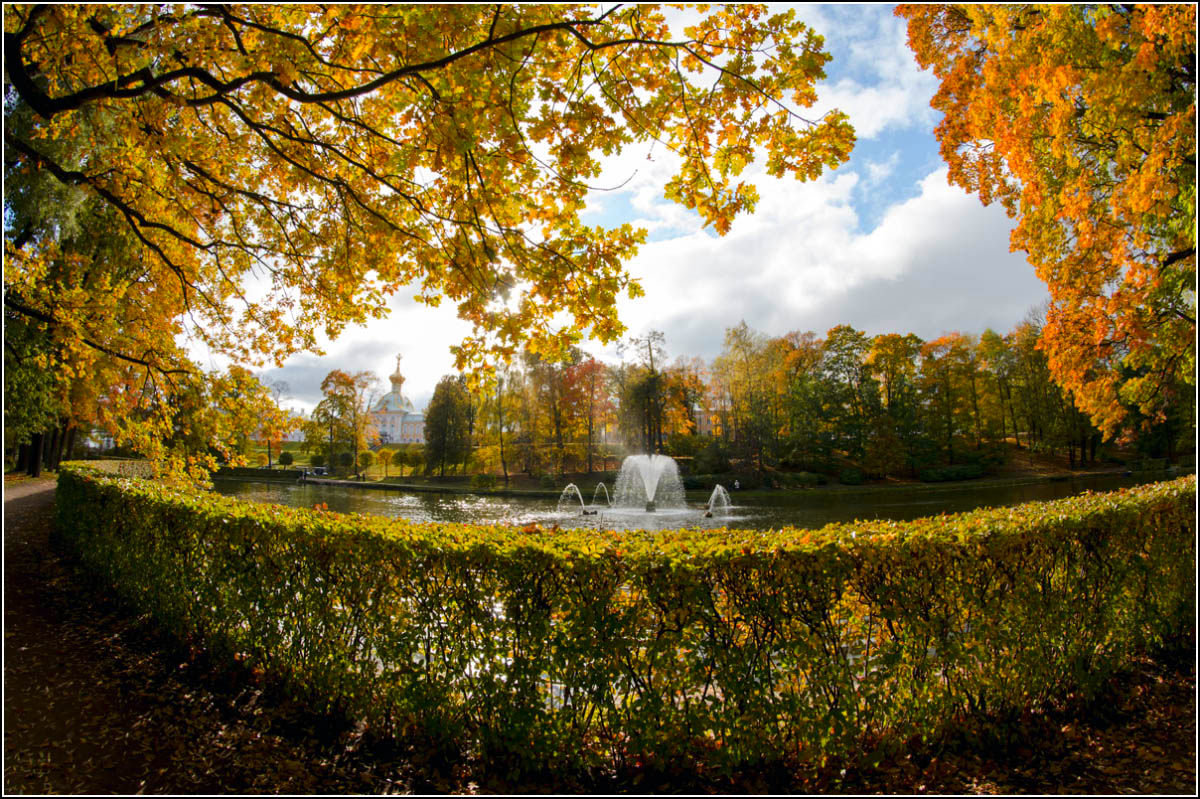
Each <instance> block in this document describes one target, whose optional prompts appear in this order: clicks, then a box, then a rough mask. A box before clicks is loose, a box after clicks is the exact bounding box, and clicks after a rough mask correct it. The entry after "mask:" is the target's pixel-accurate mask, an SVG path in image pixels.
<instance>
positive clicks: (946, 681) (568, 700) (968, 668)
mask: <svg viewBox="0 0 1200 799" xmlns="http://www.w3.org/2000/svg"><path fill="white" fill-rule="evenodd" d="M1195 496H1196V482H1195V478H1194V477H1186V478H1182V479H1179V480H1176V481H1173V482H1169V483H1159V484H1154V485H1148V486H1141V487H1137V488H1134V489H1130V490H1128V491H1123V492H1117V493H1112V494H1099V495H1095V494H1092V495H1083V496H1080V497H1076V498H1072V499H1067V500H1061V501H1056V502H1047V503H1033V504H1028V505H1022V506H1019V507H1013V508H997V509H989V510H980V511H976V512H972V513H967V514H961V515H956V516H942V517H937V518H933V519H923V520H918V521H914V522H884V521H877V522H869V523H868V522H863V523H856V524H836V525H830V526H828V527H825V528H823V529H821V530H817V531H811V530H797V529H791V528H788V529H784V530H779V531H742V530H713V531H700V530H680V531H665V532H661V533H657V534H647V533H644V532H636V531H634V532H613V533H609V534H606V535H604V536H598V535H597V534H596V532H595V531H592V530H584V531H541V530H536V529H534V528H524V529H520V528H514V527H505V526H485V525H452V524H417V523H411V522H407V521H404V520H393V519H384V518H374V517H363V516H345V515H340V514H333V513H327V512H318V511H308V510H301V509H292V508H284V507H280V506H271V505H258V504H252V503H248V502H241V501H237V500H234V499H232V498H227V497H222V496H218V495H215V494H207V493H196V492H189V491H184V490H179V489H173V488H171V487H168V486H165V485H162V484H158V483H154V482H150V481H145V480H138V479H130V478H122V477H113V476H109V475H105V474H102V473H99V472H97V471H96V470H94V469H88V468H85V467H84V466H83V465H81V464H74V465H71V466H68V467H66V468H64V469H63V470H62V472H61V474H60V477H59V491H58V525H59V529H60V532H61V534H62V535H63V536H64V538H65V539H66V540H67V541H68V542H69V543H70V544H71V545H72V546H73V547H74V549H75V550H76V551H77V552H78V553H79V555H80V556H81V558H82V560H83V561H84V562H85V563H86V564H87V565H88V566H89V567H90V568H91V569H93V570H95V571H96V572H98V573H100V574H101V575H102V576H103V577H104V578H105V579H106V580H107V581H108V582H109V583H110V584H111V585H112V586H113V587H114V589H115V590H116V591H117V592H118V593H119V594H120V595H121V596H123V597H125V598H127V599H128V600H129V601H131V602H132V603H135V604H136V605H137V606H138V607H139V608H141V609H143V610H144V611H147V612H150V613H152V614H153V615H154V616H155V617H156V618H157V619H158V620H159V621H160V623H162V624H163V625H165V626H166V627H167V628H168V629H170V630H171V631H173V632H174V633H175V634H178V635H190V636H196V637H198V638H200V639H201V640H203V641H204V642H206V644H207V645H208V646H209V647H210V648H211V649H212V650H214V651H215V652H216V653H217V654H218V656H225V657H230V658H237V659H239V660H242V661H245V662H247V663H248V664H249V665H251V666H252V667H255V668H260V669H262V670H264V671H265V672H267V673H268V674H271V675H274V676H275V677H277V678H281V679H283V680H284V681H285V683H286V684H288V685H289V686H290V687H291V689H292V690H293V691H295V692H297V693H298V694H300V695H302V696H304V697H306V698H307V699H308V700H309V701H310V702H311V703H312V704H313V705H314V706H315V707H317V708H318V709H323V710H328V711H334V712H341V713H346V714H348V715H350V716H351V717H355V718H360V719H365V720H367V721H368V722H369V723H370V725H371V727H372V728H373V729H375V730H377V731H382V732H385V733H387V732H391V733H395V734H398V735H410V734H420V735H422V736H425V737H426V740H428V741H429V742H430V743H431V744H434V745H439V746H458V747H463V748H466V749H469V750H471V751H473V752H475V753H478V754H480V755H482V756H484V757H486V758H498V759H500V760H502V761H503V762H505V763H507V764H509V767H510V768H514V767H515V768H530V769H533V768H548V767H555V768H586V767H592V766H608V767H613V766H615V767H622V766H627V765H630V764H632V763H635V762H641V763H646V762H656V763H660V764H662V763H666V762H677V763H694V762H696V761H697V760H700V761H703V762H705V763H706V764H709V765H710V766H714V767H722V766H724V767H733V766H738V765H742V766H744V765H747V764H753V763H756V762H762V761H764V760H776V759H783V760H785V761H794V760H808V759H812V758H818V757H823V756H826V755H849V754H853V753H861V752H865V751H870V748H874V747H875V746H877V745H879V744H880V742H884V743H885V744H886V742H887V741H900V740H904V739H906V738H908V736H910V735H913V734H921V735H927V734H934V733H936V732H937V731H938V730H939V729H940V728H941V725H943V724H944V723H947V722H949V721H952V720H956V719H962V718H964V717H968V716H970V715H972V714H988V715H994V714H1005V713H1010V712H1019V711H1021V710H1023V709H1026V708H1029V707H1032V706H1036V705H1038V704H1039V703H1041V702H1043V701H1044V700H1048V699H1050V698H1053V697H1060V696H1063V695H1065V694H1066V693H1067V692H1083V693H1084V694H1088V693H1091V692H1094V691H1095V690H1096V689H1098V688H1099V687H1100V686H1101V685H1102V684H1103V683H1104V682H1105V680H1106V679H1107V678H1108V677H1109V676H1110V675H1111V674H1112V672H1113V671H1114V670H1115V669H1117V668H1119V667H1121V665H1122V664H1123V663H1125V662H1126V661H1127V659H1128V658H1129V657H1130V656H1131V655H1132V654H1133V653H1135V652H1137V651H1140V650H1142V649H1144V648H1146V647H1149V646H1152V645H1155V644H1157V643H1160V642H1162V641H1165V640H1178V639H1179V637H1180V636H1183V637H1185V639H1186V636H1188V635H1194V628H1193V626H1192V620H1193V617H1194V606H1195V583H1194V560H1195V549H1194V542H1195ZM868 747H869V748H868Z"/></svg>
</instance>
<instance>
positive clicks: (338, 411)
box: [305, 369, 375, 466]
mask: <svg viewBox="0 0 1200 799" xmlns="http://www.w3.org/2000/svg"><path fill="white" fill-rule="evenodd" d="M374 386H375V375H374V374H372V373H371V372H356V373H354V374H350V373H348V372H344V371H342V370H341V369H334V370H333V371H331V372H330V373H329V374H327V375H326V376H325V379H324V380H322V381H321V394H322V395H323V396H322V399H321V401H320V402H319V403H317V407H316V408H314V409H313V414H312V418H311V419H310V420H309V421H308V423H307V424H306V425H305V434H306V436H307V437H309V438H310V440H313V441H317V442H320V443H319V444H318V445H317V448H318V451H321V452H323V454H324V455H325V456H326V459H327V460H328V462H329V464H330V465H331V466H334V465H337V464H339V463H340V462H341V460H340V459H339V458H340V456H341V455H342V454H348V455H349V460H348V462H347V464H346V465H348V466H357V465H358V454H359V452H361V451H363V450H365V449H367V447H368V446H369V444H370V441H371V439H372V438H373V437H374V435H375V424H374V421H373V420H372V418H371V413H370V409H371V402H372V400H373V399H374V393H373V389H374ZM335 453H336V455H337V457H335Z"/></svg>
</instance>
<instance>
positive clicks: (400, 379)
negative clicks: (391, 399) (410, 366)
mask: <svg viewBox="0 0 1200 799" xmlns="http://www.w3.org/2000/svg"><path fill="white" fill-rule="evenodd" d="M403 357H404V356H403V355H397V356H396V371H394V372H392V376H391V377H389V378H388V380H391V381H392V391H395V392H396V393H397V394H399V393H400V388H401V387H402V386H403V385H404V375H402V374H401V373H400V359H401V358H403Z"/></svg>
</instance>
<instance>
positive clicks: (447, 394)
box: [425, 375, 471, 477]
mask: <svg viewBox="0 0 1200 799" xmlns="http://www.w3.org/2000/svg"><path fill="white" fill-rule="evenodd" d="M469 405H470V398H469V397H468V396H467V388H466V383H465V381H464V380H463V378H462V377H461V376H455V375H446V376H445V377H443V378H442V379H441V380H439V381H438V384H437V387H436V388H435V389H434V390H433V399H431V400H430V401H429V407H428V408H426V410H425V468H426V470H427V472H428V471H433V469H434V468H437V470H438V476H439V477H445V476H446V464H451V465H454V464H459V463H463V464H465V463H466V461H467V458H468V457H470V454H471V434H470V429H469V424H470V421H469V419H468V417H469V415H470V410H469Z"/></svg>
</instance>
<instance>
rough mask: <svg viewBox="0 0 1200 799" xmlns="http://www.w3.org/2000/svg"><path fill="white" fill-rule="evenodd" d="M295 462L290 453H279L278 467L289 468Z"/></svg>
mask: <svg viewBox="0 0 1200 799" xmlns="http://www.w3.org/2000/svg"><path fill="white" fill-rule="evenodd" d="M295 462H296V459H295V457H294V456H293V455H292V453H290V452H281V453H279V465H280V466H291V465H292V464H293V463H295Z"/></svg>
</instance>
